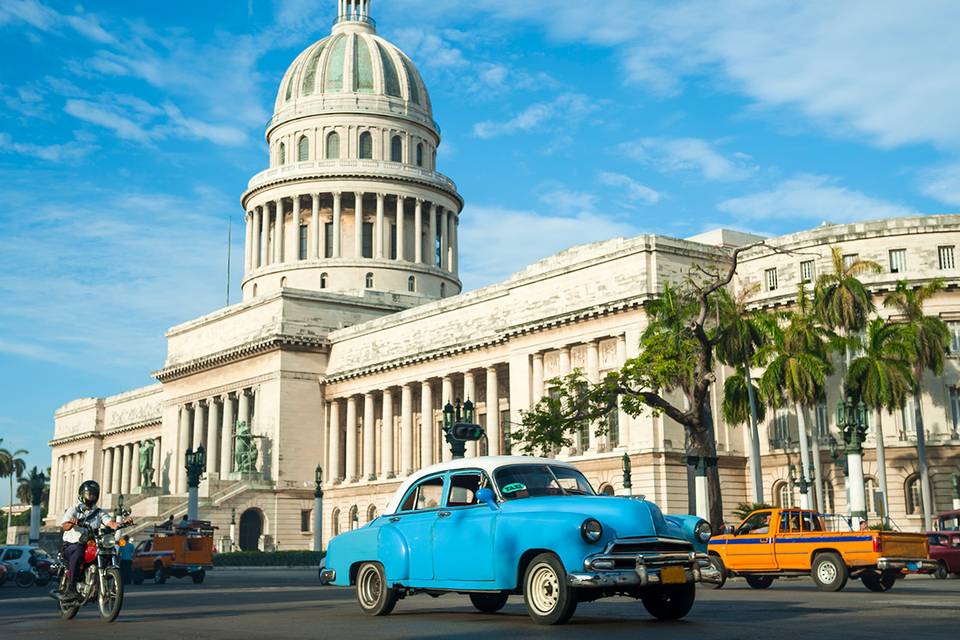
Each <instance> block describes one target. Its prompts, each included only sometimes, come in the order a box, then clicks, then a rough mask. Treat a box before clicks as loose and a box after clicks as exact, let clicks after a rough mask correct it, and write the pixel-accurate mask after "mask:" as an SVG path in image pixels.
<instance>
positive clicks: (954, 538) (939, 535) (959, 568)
mask: <svg viewBox="0 0 960 640" xmlns="http://www.w3.org/2000/svg"><path fill="white" fill-rule="evenodd" d="M927 539H928V540H929V542H930V557H931V558H933V559H934V560H936V561H937V572H936V573H935V574H934V575H936V576H937V577H938V578H940V579H943V578H946V577H947V576H948V575H950V574H951V573H952V574H953V575H955V576H957V577H960V531H936V532H934V533H928V534H927Z"/></svg>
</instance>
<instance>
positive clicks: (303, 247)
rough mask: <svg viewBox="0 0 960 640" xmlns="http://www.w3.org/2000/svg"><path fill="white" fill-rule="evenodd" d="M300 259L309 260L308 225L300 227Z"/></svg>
mask: <svg viewBox="0 0 960 640" xmlns="http://www.w3.org/2000/svg"><path fill="white" fill-rule="evenodd" d="M300 259H301V260H306V259H307V225H305V224H302V225H300Z"/></svg>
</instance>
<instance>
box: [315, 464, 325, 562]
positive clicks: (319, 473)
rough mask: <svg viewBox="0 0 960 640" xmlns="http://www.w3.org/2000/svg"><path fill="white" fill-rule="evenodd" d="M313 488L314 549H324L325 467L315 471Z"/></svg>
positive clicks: (318, 467) (319, 467) (318, 466)
mask: <svg viewBox="0 0 960 640" xmlns="http://www.w3.org/2000/svg"><path fill="white" fill-rule="evenodd" d="M313 482H314V485H315V486H314V489H313V550H314V551H322V550H323V467H321V466H320V465H319V464H318V465H317V468H316V470H315V471H314V477H313Z"/></svg>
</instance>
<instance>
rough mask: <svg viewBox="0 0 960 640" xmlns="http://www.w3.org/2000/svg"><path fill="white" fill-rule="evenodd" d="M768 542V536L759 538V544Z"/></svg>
mask: <svg viewBox="0 0 960 640" xmlns="http://www.w3.org/2000/svg"><path fill="white" fill-rule="evenodd" d="M768 542H770V538H760V544H767V543H768Z"/></svg>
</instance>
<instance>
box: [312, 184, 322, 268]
mask: <svg viewBox="0 0 960 640" xmlns="http://www.w3.org/2000/svg"><path fill="white" fill-rule="evenodd" d="M310 237H311V238H313V247H311V248H310V257H311V258H319V257H320V251H321V250H322V249H323V245H321V244H320V196H319V194H316V193H311V194H310Z"/></svg>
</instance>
